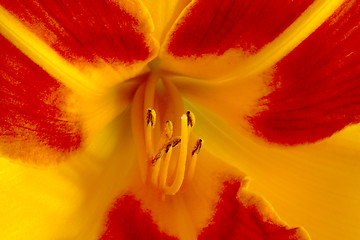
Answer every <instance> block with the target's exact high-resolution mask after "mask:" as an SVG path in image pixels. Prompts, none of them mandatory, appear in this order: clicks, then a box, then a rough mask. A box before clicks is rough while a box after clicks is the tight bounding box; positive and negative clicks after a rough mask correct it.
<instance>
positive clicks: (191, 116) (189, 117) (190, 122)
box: [186, 111, 195, 127]
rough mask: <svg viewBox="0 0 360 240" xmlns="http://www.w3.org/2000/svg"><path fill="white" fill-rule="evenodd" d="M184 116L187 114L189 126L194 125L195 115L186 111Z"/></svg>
mask: <svg viewBox="0 0 360 240" xmlns="http://www.w3.org/2000/svg"><path fill="white" fill-rule="evenodd" d="M186 116H187V125H188V126H189V127H193V126H194V125H195V115H194V114H193V113H192V112H190V111H187V112H186Z"/></svg>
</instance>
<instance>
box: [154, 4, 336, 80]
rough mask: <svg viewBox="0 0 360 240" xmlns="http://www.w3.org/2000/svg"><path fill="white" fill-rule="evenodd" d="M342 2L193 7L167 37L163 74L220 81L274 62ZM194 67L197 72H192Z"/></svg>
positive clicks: (164, 49)
mask: <svg viewBox="0 0 360 240" xmlns="http://www.w3.org/2000/svg"><path fill="white" fill-rule="evenodd" d="M340 3H341V1H323V0H317V1H312V0H309V1H290V0H282V1H263V0H259V1H232V0H225V1H220V0H214V1H202V0H198V1H193V2H192V3H191V4H190V5H189V6H188V7H187V8H186V9H185V10H184V11H183V13H182V14H181V16H180V18H179V19H178V21H177V23H176V25H174V26H173V29H172V31H171V32H170V33H169V35H168V38H167V41H166V42H165V45H164V48H163V49H162V51H161V52H160V58H162V59H163V60H164V64H163V68H164V69H166V70H170V71H173V72H176V73H179V74H185V75H188V76H191V77H200V78H206V79H212V80H217V81H221V80H223V79H220V78H223V77H224V76H227V75H229V76H230V75H231V74H235V73H237V72H241V74H242V75H243V73H245V74H247V73H248V72H252V71H253V70H254V69H252V68H255V69H258V68H261V67H262V66H264V65H265V66H267V65H268V63H271V64H270V65H269V66H267V67H270V66H271V65H272V64H273V63H274V61H275V62H276V61H278V60H279V59H281V58H282V57H283V56H284V55H286V54H287V53H288V52H289V51H291V50H292V49H293V48H294V47H296V46H297V45H298V44H299V42H301V41H302V40H303V39H304V38H306V37H307V36H308V35H309V34H310V33H311V32H312V31H314V30H315V29H316V28H317V27H318V26H319V25H320V24H321V23H322V22H324V21H325V20H326V19H327V17H328V16H329V15H330V14H331V13H332V12H333V11H334V9H336V7H338V6H339V5H340ZM194 66H196V67H194ZM236 75H239V74H238V73H237V74H236Z"/></svg>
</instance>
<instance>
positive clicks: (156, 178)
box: [151, 137, 181, 187]
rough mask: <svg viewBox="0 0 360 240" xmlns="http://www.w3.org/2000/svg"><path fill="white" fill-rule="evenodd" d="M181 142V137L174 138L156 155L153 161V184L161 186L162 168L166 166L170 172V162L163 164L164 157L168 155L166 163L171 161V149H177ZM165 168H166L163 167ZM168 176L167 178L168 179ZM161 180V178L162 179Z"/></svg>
mask: <svg viewBox="0 0 360 240" xmlns="http://www.w3.org/2000/svg"><path fill="white" fill-rule="evenodd" d="M180 142H181V138H180V137H175V138H172V139H171V140H170V141H169V142H168V143H167V144H165V145H163V146H162V148H161V149H160V151H159V152H158V153H157V154H156V155H155V157H154V158H153V159H152V161H151V162H152V166H153V168H152V174H151V182H152V184H153V185H154V186H155V187H157V186H158V184H159V182H158V181H159V172H160V167H161V166H162V165H164V164H165V166H166V165H167V166H166V171H168V169H167V168H168V164H169V163H168V162H167V163H162V161H163V157H164V155H166V158H165V161H167V160H170V158H171V152H169V149H170V148H171V149H172V148H174V147H176V146H177V145H178V144H179V143H180ZM162 168H164V166H163V167H162ZM166 177H167V175H166V176H165V179H166ZM160 178H161V177H160Z"/></svg>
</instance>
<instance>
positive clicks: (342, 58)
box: [250, 0, 360, 144]
mask: <svg viewBox="0 0 360 240" xmlns="http://www.w3.org/2000/svg"><path fill="white" fill-rule="evenodd" d="M359 26H360V4H359V2H358V1H356V0H354V1H347V2H346V3H344V4H343V5H342V7H341V8H340V9H338V10H337V11H336V13H334V14H333V16H332V17H331V18H330V19H329V20H328V21H327V22H325V23H324V24H323V25H322V26H321V27H320V28H319V29H317V30H316V31H315V32H314V33H313V34H312V35H311V36H310V37H309V38H307V39H306V40H305V41H304V42H303V43H301V44H300V45H299V46H298V47H297V48H296V49H295V50H294V51H292V52H291V53H290V54H289V55H288V56H287V57H285V58H284V59H283V60H282V61H280V62H279V63H278V64H277V65H276V66H275V68H274V69H275V73H274V78H273V83H272V86H271V87H273V88H274V91H273V92H272V93H271V94H269V95H268V96H266V97H264V98H263V99H262V103H263V105H264V106H266V110H264V111H263V112H260V113H259V114H258V115H257V116H255V117H251V118H250V121H251V122H252V124H253V126H254V129H255V130H256V132H257V134H259V135H260V136H262V137H264V138H266V139H268V140H269V141H272V142H277V143H281V144H298V143H305V142H315V141H317V140H319V139H322V138H325V137H328V136H331V135H332V134H333V133H335V132H336V131H339V130H341V129H342V128H344V127H345V126H347V125H348V124H352V123H358V122H360V44H359V43H360V28H359Z"/></svg>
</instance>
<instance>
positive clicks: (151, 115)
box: [146, 108, 156, 128]
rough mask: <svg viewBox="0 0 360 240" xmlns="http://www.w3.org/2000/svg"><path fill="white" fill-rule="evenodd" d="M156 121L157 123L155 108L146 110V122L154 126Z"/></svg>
mask: <svg viewBox="0 0 360 240" xmlns="http://www.w3.org/2000/svg"><path fill="white" fill-rule="evenodd" d="M155 123H156V112H155V110H154V109H152V108H148V109H147V112H146V124H147V125H148V126H149V125H151V127H153V128H154V127H155Z"/></svg>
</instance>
